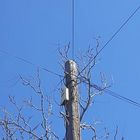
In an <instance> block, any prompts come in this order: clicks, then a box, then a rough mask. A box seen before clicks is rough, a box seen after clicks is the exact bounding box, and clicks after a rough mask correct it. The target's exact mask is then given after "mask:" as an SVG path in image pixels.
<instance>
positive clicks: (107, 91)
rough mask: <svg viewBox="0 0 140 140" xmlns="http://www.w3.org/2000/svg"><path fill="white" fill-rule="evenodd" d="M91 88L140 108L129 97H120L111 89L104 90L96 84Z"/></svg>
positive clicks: (138, 104) (139, 104) (139, 105)
mask: <svg viewBox="0 0 140 140" xmlns="http://www.w3.org/2000/svg"><path fill="white" fill-rule="evenodd" d="M91 87H93V88H95V89H96V90H98V91H103V92H105V93H107V94H108V95H111V96H113V97H115V98H117V99H119V100H122V101H124V102H127V103H129V104H131V105H134V106H137V107H140V103H138V102H136V101H133V100H132V99H129V98H127V97H124V96H122V95H119V94H118V93H115V92H113V91H111V90H109V89H102V88H101V87H99V86H97V85H96V84H92V85H91Z"/></svg>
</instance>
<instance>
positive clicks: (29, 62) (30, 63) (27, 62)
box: [0, 49, 63, 77]
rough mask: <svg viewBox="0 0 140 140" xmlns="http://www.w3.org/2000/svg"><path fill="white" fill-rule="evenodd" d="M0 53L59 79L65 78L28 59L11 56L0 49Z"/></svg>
mask: <svg viewBox="0 0 140 140" xmlns="http://www.w3.org/2000/svg"><path fill="white" fill-rule="evenodd" d="M0 52H1V53H3V54H5V55H8V56H11V57H13V58H15V59H17V60H19V61H21V62H24V63H26V64H29V65H32V66H34V67H37V68H40V69H42V70H44V71H46V72H48V73H51V74H53V75H56V76H59V77H63V75H61V74H58V73H56V72H53V71H52V70H49V69H47V68H45V67H42V66H40V65H36V64H34V63H32V62H31V61H29V60H27V59H24V58H22V57H19V56H16V55H13V54H11V53H9V52H6V51H4V50H2V49H0Z"/></svg>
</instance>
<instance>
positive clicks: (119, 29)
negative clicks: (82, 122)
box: [80, 5, 140, 73]
mask: <svg viewBox="0 0 140 140" xmlns="http://www.w3.org/2000/svg"><path fill="white" fill-rule="evenodd" d="M139 9H140V5H139V6H138V7H137V8H136V9H135V10H134V11H133V12H132V14H131V15H130V16H129V17H128V18H127V19H126V20H125V22H124V23H123V24H122V25H121V26H120V27H119V28H118V29H117V30H116V32H115V33H114V34H113V35H112V36H111V37H110V39H109V40H108V41H107V42H106V43H105V44H104V45H103V47H102V48H101V49H100V50H99V51H98V53H97V54H96V55H95V56H94V57H93V58H92V59H91V61H89V63H88V64H87V65H86V66H85V67H84V68H83V69H82V71H81V72H80V73H82V72H83V71H84V70H85V69H86V68H87V67H88V66H89V65H90V64H91V63H92V62H93V61H94V59H95V58H96V57H97V56H98V55H99V54H100V53H101V52H102V51H103V50H104V49H105V47H106V46H107V45H108V44H109V43H110V42H111V41H112V40H113V39H114V38H115V36H116V35H117V34H118V33H119V32H120V31H121V30H122V29H123V27H124V26H125V25H126V24H127V23H128V22H129V21H130V19H132V17H133V16H134V15H135V14H136V13H137V12H138V11H139Z"/></svg>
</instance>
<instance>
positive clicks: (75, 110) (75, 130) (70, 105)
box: [65, 60, 80, 140]
mask: <svg viewBox="0 0 140 140" xmlns="http://www.w3.org/2000/svg"><path fill="white" fill-rule="evenodd" d="M77 73H78V72H77V65H76V63H75V62H74V61H73V60H68V61H67V62H66V63H65V76H66V87H67V88H68V90H69V101H67V102H66V104H65V111H66V118H67V120H66V136H65V137H66V140H80V115H79V100H78V98H79V97H78V85H77Z"/></svg>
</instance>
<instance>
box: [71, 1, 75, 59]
mask: <svg viewBox="0 0 140 140" xmlns="http://www.w3.org/2000/svg"><path fill="white" fill-rule="evenodd" d="M74 13H75V3H74V0H72V58H73V60H74V55H75V34H74V30H75V27H74V22H75V21H74V18H75V14H74Z"/></svg>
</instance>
